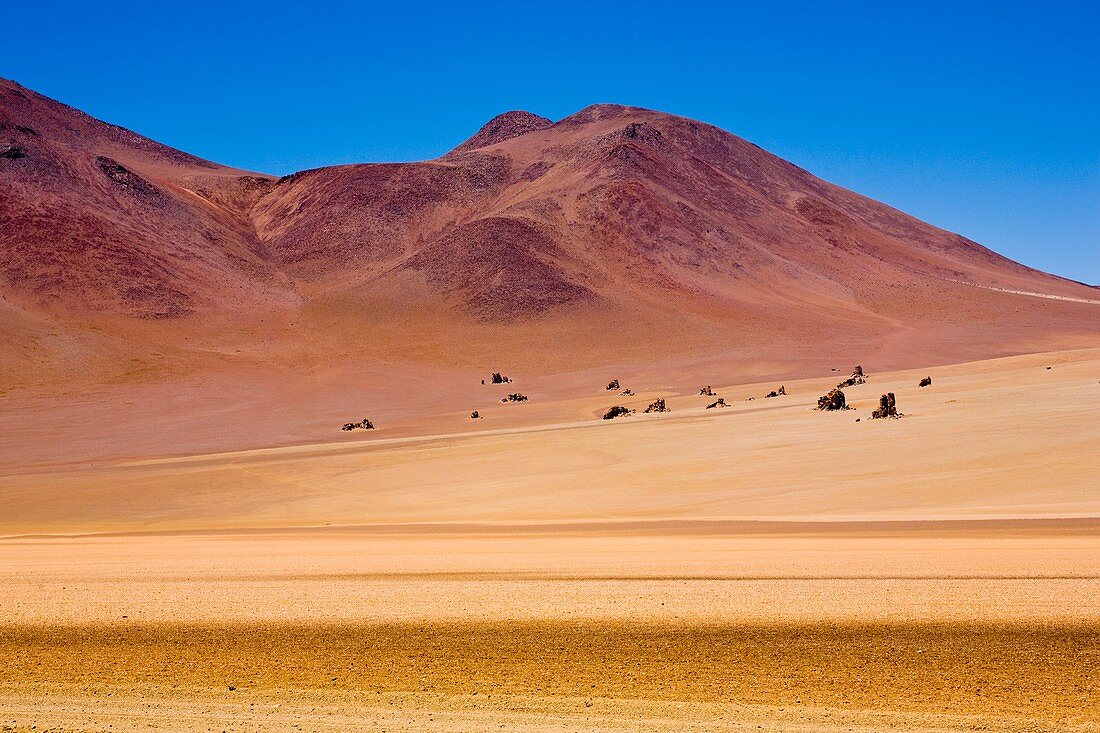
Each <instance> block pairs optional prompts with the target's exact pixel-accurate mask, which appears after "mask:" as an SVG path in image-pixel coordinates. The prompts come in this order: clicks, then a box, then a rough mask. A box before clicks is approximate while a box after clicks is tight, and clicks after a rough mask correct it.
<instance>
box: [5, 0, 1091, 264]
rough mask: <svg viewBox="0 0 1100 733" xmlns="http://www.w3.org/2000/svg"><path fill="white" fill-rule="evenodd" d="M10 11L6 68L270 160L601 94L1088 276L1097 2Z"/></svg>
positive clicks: (314, 159)
mask: <svg viewBox="0 0 1100 733" xmlns="http://www.w3.org/2000/svg"><path fill="white" fill-rule="evenodd" d="M462 6H463V4H462V3H392V2H391V3H385V4H380V5H378V6H373V5H371V4H366V3H359V4H355V5H351V4H348V5H343V4H333V3H323V2H322V3H310V4H306V3H300V4H292V3H281V2H277V1H273V2H264V3H254V4H243V3H233V2H226V3H217V4H214V3H211V4H209V5H206V4H203V3H179V4H172V3H113V2H100V3H59V2H36V3H28V4H24V5H21V6H20V8H19V12H18V13H12V14H9V15H10V17H9V18H7V21H6V28H5V31H4V34H3V40H2V42H0V76H5V77H8V78H12V79H15V80H16V81H19V82H20V83H22V84H24V85H26V86H28V87H31V88H32V89H35V90H37V91H40V92H42V93H44V94H46V95H48V96H51V97H55V98H57V99H60V100H62V101H64V102H67V103H69V104H72V105H74V106H76V107H79V108H81V109H84V110H85V111H87V112H89V113H91V114H93V115H95V116H97V117H100V118H102V119H106V120H108V121H111V122H115V123H117V124H121V125H124V126H126V127H130V128H132V129H134V130H137V131H138V132H141V133H143V134H145V135H148V136H150V137H153V138H155V139H158V140H161V141H163V142H165V143H168V144H170V145H173V146H175V147H178V148H182V149H184V150H187V151H188V152H192V153H195V154H198V155H202V156H204V157H207V158H211V159H214V160H217V161H219V162H223V163H228V164H231V165H236V166H240V167H243V168H249V169H253V170H259V171H265V172H269V173H277V174H283V173H288V172H291V171H294V170H299V169H302V168H309V167H316V166H321V165H329V164H333V163H347V162H363V161H403V160H419V159H424V158H431V157H435V156H437V155H440V154H442V153H443V152H445V151H446V150H448V149H449V148H451V147H453V146H454V145H455V144H457V143H458V142H460V141H461V140H463V139H464V138H466V137H467V136H469V135H470V134H472V133H473V132H474V131H475V130H476V129H477V128H478V127H479V126H480V125H481V124H482V123H484V122H485V121H486V120H487V119H489V118H490V117H492V116H493V115H495V114H497V113H499V112H502V111H505V110H509V109H527V110H530V111H532V112H536V113H538V114H542V115H545V116H547V117H551V118H554V119H558V118H560V117H563V116H565V115H567V114H569V113H571V112H574V111H576V110H577V109H580V108H581V107H584V106H586V105H588V104H592V103H594V102H618V103H622V104H633V105H640V106H644V107H651V108H655V109H660V110H664V111H668V112H675V113H677V114H681V115H686V116H689V117H695V118H698V119H700V120H704V121H706V122H710V123H713V124H716V125H718V126H720V127H723V128H725V129H727V130H730V131H731V132H734V133H736V134H738V135H741V136H742V137H745V138H748V139H750V140H752V141H753V142H756V143H757V144H759V145H761V146H763V147H765V148H767V149H768V150H771V151H772V152H774V153H776V154H778V155H780V156H782V157H784V158H787V159H788V160H791V161H793V162H795V163H797V164H798V165H801V166H802V167H804V168H807V169H809V170H810V171H812V172H814V173H816V174H817V175H819V176H821V177H823V178H825V179H827V180H830V181H833V182H835V183H839V184H841V185H844V186H847V187H849V188H852V189H854V190H856V191H859V192H861V193H864V194H866V195H869V196H871V197H873V198H876V199H879V200H881V201H884V202H886V203H889V204H891V205H894V206H896V207H898V208H900V209H902V210H904V211H907V212H909V213H912V214H914V215H916V216H918V217H920V218H922V219H925V220H927V221H929V222H931V223H933V224H936V225H938V226H941V227H944V228H946V229H950V230H952V231H956V232H959V233H961V234H964V235H966V236H968V237H971V238H972V239H975V240H977V241H979V242H982V243H983V244H986V245H988V246H990V247H992V248H993V249H996V250H998V251H1000V252H1002V253H1004V254H1006V255H1008V256H1010V257H1013V258H1015V259H1018V260H1020V261H1022V262H1025V263H1027V264H1030V265H1033V266H1036V267H1040V268H1042V269H1045V270H1048V271H1051V272H1055V273H1057V274H1061V275H1065V276H1067V277H1072V278H1075V279H1078V280H1084V281H1086V282H1090V283H1094V284H1095V283H1100V81H1098V79H1100V43H1098V42H1097V38H1100V2H1096V0H1091V1H1089V2H1045V3H1029V4H1024V3H1014V2H1011V1H1007V2H998V3H980V2H967V3H958V2H953V3H937V2H922V3H887V2H883V3H879V4H863V3H856V2H849V3H839V2H838V3H834V4H827V3H797V2H788V3H764V2H757V3H752V4H736V3H715V4H704V3H699V4H694V5H683V6H681V5H680V4H676V3H668V2H664V3H650V2H644V1H642V0H637V1H634V2H615V3H607V4H603V3H598V2H586V3H568V2H566V3H557V2H555V3H549V2H546V3H524V2H512V3H507V4H504V3H492V4H491V6H487V7H484V8H481V9H477V8H465V7H462Z"/></svg>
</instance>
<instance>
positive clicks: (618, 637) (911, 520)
mask: <svg viewBox="0 0 1100 733" xmlns="http://www.w3.org/2000/svg"><path fill="white" fill-rule="evenodd" d="M1048 367H1049V368H1048ZM926 374H928V375H930V376H932V377H933V385H932V386H931V387H928V388H924V389H920V388H918V387H917V382H918V380H919V379H920V377H922V376H925V375H926ZM837 378H838V377H837V375H836V374H826V375H822V376H820V377H816V378H812V379H805V380H794V381H789V382H787V383H786V385H785V386H786V388H787V391H788V392H789V393H790V394H789V395H788V396H785V397H779V398H775V399H763V394H764V390H765V389H766V388H767V389H770V387H771V386H768V387H765V386H764V385H739V386H730V385H714V387H715V391H716V392H717V393H719V394H722V395H724V396H726V397H727V398H728V401H729V402H730V403H731V405H732V406H731V407H730V408H727V409H725V410H720V409H719V410H705V409H703V407H704V403H705V402H706V401H707V399H706V398H704V397H699V396H697V395H695V394H682V393H671V392H661V391H660V390H659V389H655V388H649V387H648V386H647V385H644V384H637V385H634V386H635V389H636V391H638V393H639V394H638V396H637V398H636V399H637V401H639V402H640V403H645V402H647V401H649V400H651V399H653V398H655V397H656V396H665V397H667V398H668V404H669V406H670V408H671V412H669V413H666V414H660V415H643V414H641V412H640V411H639V413H637V414H635V415H632V416H630V417H625V418H620V419H618V420H614V421H603V420H600V419H598V417H595V415H597V414H598V413H599V412H600V411H601V409H603V408H606V406H607V403H608V400H609V399H611V397H610V396H609V395H608V394H607V393H605V392H604V390H603V386H602V384H593V385H591V389H590V390H589V395H588V396H584V395H581V396H574V397H573V398H571V399H565V398H562V399H561V400H560V401H559V402H558V403H556V404H555V405H551V406H547V405H545V404H544V405H539V406H535V407H533V408H531V409H532V412H530V413H528V417H527V418H526V422H525V418H523V417H512V418H511V420H512V421H511V422H510V423H509V422H506V421H504V422H501V421H498V422H497V423H492V424H487V425H486V426H485V427H484V428H479V427H478V426H476V425H474V426H473V427H471V426H470V425H469V424H464V425H463V426H462V428H461V429H450V428H448V427H447V425H446V421H443V420H440V421H437V422H436V423H435V425H436V426H437V429H436V431H435V432H434V433H433V432H429V431H427V430H425V432H423V433H422V434H419V435H415V434H402V435H398V436H393V435H389V436H387V434H386V431H385V430H384V429H381V430H378V431H377V433H376V434H370V433H362V432H359V433H356V435H358V436H359V437H358V438H357V439H355V440H352V441H350V442H348V440H347V439H346V436H340V437H341V438H342V442H332V443H322V444H299V445H290V446H282V447H269V448H258V449H253V450H239V451H230V452H210V453H203V454H196V455H182V456H181V455H173V453H174V451H172V450H170V447H169V446H164V447H163V450H162V451H161V453H162V455H160V456H158V455H146V456H144V457H139V456H130V457H126V458H103V459H101V460H95V461H87V460H81V459H79V458H76V457H69V458H66V457H65V456H64V451H62V450H53V451H52V453H51V452H50V451H46V453H47V454H50V455H51V456H52V457H51V458H50V460H43V461H38V462H35V461H31V460H28V459H27V456H26V451H27V450H29V448H28V446H27V445H26V441H25V440H23V441H22V442H20V440H19V439H13V440H12V441H11V442H9V444H8V449H6V455H5V458H6V460H5V461H4V462H3V468H2V469H0V507H3V512H2V513H0V535H2V539H0V557H2V558H3V562H2V563H0V730H3V731H5V732H8V731H19V732H20V733H23V732H25V731H44V730H52V731H114V732H118V731H148V730H154V729H156V730H173V731H270V730H275V731H281V730H286V731H298V730H303V731H348V730H372V731H374V730H378V731H427V730H438V731H488V730H514V731H578V730H589V731H685V730H692V731H703V730H773V731H774V730H778V731H805V732H809V731H887V730H889V731H894V730H907V731H964V730H966V731H970V730H996V731H1056V730H1057V731H1081V732H1084V731H1095V730H1100V350H1096V349H1092V350H1087V349H1086V350H1076V351H1065V352H1058V353H1048V354H1038V355H1029V356H1018V357H1009V358H1003V359H994V360H987V361H982V362H974V363H968V364H959V365H954V366H943V367H936V368H931V369H922V370H913V371H906V372H892V373H882V374H873V375H871V378H870V381H869V382H868V384H866V385H858V386H855V387H852V388H850V389H849V390H848V394H849V401H850V402H851V403H852V404H853V405H854V407H855V409H854V410H849V411H845V412H837V413H822V412H817V411H815V410H813V409H812V408H813V406H814V405H815V404H816V399H817V397H818V396H819V395H821V394H823V393H824V391H827V389H828V388H829V387H830V386H831V385H832V384H833V383H835V381H836V380H837ZM887 390H889V391H893V392H895V393H896V394H897V399H898V406H899V408H900V409H901V411H902V412H903V413H905V417H904V418H902V419H899V420H879V421H869V420H868V419H867V418H868V416H869V413H870V409H871V408H872V407H873V406H874V405H875V404H876V403H877V398H878V396H879V394H880V393H881V392H883V391H887ZM750 395H751V396H755V397H757V399H755V400H752V401H748V400H747V397H748V396H750ZM523 409H527V408H525V407H523V406H518V407H517V408H516V410H523ZM510 414H511V415H513V416H518V415H522V414H523V413H520V412H513V413H510ZM24 417H26V416H25V415H24ZM18 418H19V416H18V415H14V416H13V414H12V413H11V412H9V415H8V418H7V420H8V424H7V425H6V426H5V427H6V428H8V429H9V431H10V430H11V424H12V422H14V421H16V420H17V419H18ZM856 418H860V420H859V422H857V421H856ZM28 419H29V418H28ZM8 434H9V435H11V432H9V433H8ZM55 448H56V446H55Z"/></svg>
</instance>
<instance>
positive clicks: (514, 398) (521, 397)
mask: <svg viewBox="0 0 1100 733" xmlns="http://www.w3.org/2000/svg"><path fill="white" fill-rule="evenodd" d="M526 401H527V395H525V394H520V393H519V392H513V393H512V394H510V395H508V396H507V397H505V398H504V399H502V400H501V402H526Z"/></svg>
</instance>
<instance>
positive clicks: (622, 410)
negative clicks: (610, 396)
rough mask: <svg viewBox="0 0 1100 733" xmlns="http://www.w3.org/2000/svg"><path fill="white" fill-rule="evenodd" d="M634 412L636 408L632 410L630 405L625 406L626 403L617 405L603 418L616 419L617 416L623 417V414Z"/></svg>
mask: <svg viewBox="0 0 1100 733" xmlns="http://www.w3.org/2000/svg"><path fill="white" fill-rule="evenodd" d="M633 412H634V410H631V409H630V408H629V407H625V406H624V405H615V406H614V407H612V408H611V409H609V410H608V411H607V412H605V413H604V415H603V419H604V420H614V419H615V418H617V417H622V416H623V415H630V414H633Z"/></svg>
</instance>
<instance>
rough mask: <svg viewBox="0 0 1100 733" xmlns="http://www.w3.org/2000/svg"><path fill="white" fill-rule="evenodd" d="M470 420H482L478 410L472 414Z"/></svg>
mask: <svg viewBox="0 0 1100 733" xmlns="http://www.w3.org/2000/svg"><path fill="white" fill-rule="evenodd" d="M470 419H471V420H480V419H481V413H479V412H478V411H477V410H474V411H473V412H471V413H470Z"/></svg>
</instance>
